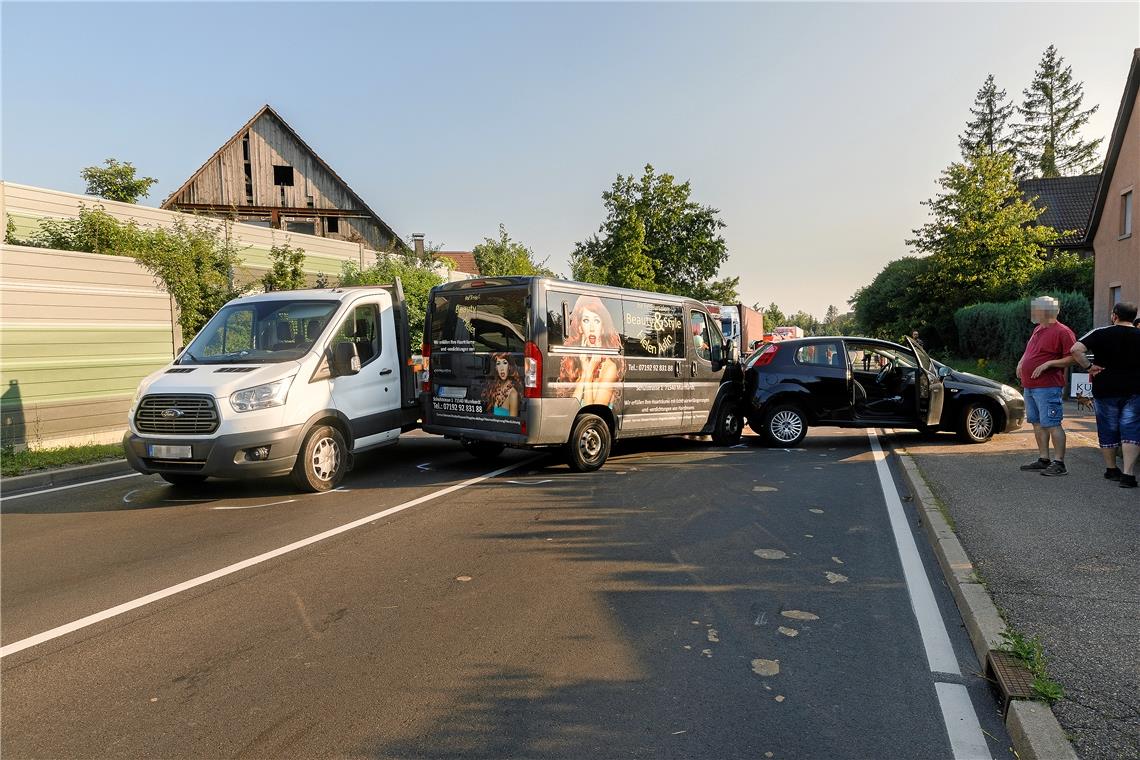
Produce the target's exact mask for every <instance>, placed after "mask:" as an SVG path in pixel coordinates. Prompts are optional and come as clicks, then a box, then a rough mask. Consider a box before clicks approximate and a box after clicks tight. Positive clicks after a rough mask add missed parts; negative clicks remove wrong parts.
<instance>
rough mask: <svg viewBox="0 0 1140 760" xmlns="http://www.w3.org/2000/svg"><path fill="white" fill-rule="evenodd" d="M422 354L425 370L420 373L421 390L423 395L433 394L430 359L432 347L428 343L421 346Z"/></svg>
mask: <svg viewBox="0 0 1140 760" xmlns="http://www.w3.org/2000/svg"><path fill="white" fill-rule="evenodd" d="M420 353H421V354H423V357H424V368H423V371H422V372H421V373H420V390H421V391H422V392H423V393H429V394H430V393H431V362H430V361H428V358H429V357H430V356H431V346H429V345H428V344H427V343H423V344H421V345H420Z"/></svg>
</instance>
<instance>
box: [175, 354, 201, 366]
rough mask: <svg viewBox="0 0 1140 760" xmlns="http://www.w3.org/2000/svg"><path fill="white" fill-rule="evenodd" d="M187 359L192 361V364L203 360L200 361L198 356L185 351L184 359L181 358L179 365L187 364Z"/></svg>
mask: <svg viewBox="0 0 1140 760" xmlns="http://www.w3.org/2000/svg"><path fill="white" fill-rule="evenodd" d="M187 358H189V359H190V361H192V362H198V361H201V359H199V358H198V357H197V356H195V355H194V354H192V353H190V352H189V351H183V352H182V357H181V358H180V359H179V360H178V363H179V364H185V363H186V359H187Z"/></svg>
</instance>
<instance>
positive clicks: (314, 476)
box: [292, 425, 348, 493]
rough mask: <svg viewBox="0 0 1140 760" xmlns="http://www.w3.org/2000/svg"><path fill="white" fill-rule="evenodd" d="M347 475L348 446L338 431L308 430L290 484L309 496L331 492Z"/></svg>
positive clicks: (326, 428)
mask: <svg viewBox="0 0 1140 760" xmlns="http://www.w3.org/2000/svg"><path fill="white" fill-rule="evenodd" d="M347 472H348V446H347V445H345V442H344V436H343V435H341V433H340V431H339V430H337V429H336V428H334V427H332V426H330V425H320V426H318V427H315V428H313V429H312V430H310V431H309V434H308V435H307V436H305V442H304V443H302V444H301V452H300V454H298V456H297V463H296V464H294V465H293V472H292V478H293V484H294V485H296V486H297V488H299V489H301V490H302V491H309V492H311V493H319V492H321V491H331V490H332V489H334V488H336V487H337V486H339V485H340V482H341V481H342V480H343V479H344V476H345V473H347Z"/></svg>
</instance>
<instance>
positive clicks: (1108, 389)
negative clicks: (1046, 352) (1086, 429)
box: [1072, 302, 1140, 488]
mask: <svg viewBox="0 0 1140 760" xmlns="http://www.w3.org/2000/svg"><path fill="white" fill-rule="evenodd" d="M1135 319H1136V305H1135V304H1131V303H1124V302H1121V303H1118V304H1116V305H1115V306H1113V307H1112V315H1111V320H1112V326H1111V327H1098V328H1097V329H1095V330H1092V331H1091V332H1089V333H1088V334H1086V335H1084V336H1082V337H1081V339H1080V340H1079V341H1077V343H1076V344H1074V345H1073V351H1072V353H1073V358H1074V359H1076V360H1077V364H1078V365H1080V366H1081V367H1084V368H1085V369H1088V370H1090V372H1089V374H1090V375H1091V376H1092V389H1093V405H1094V408H1095V409H1096V435H1097V438H1098V439H1099V440H1100V450H1101V454H1102V455H1103V456H1104V465H1105V470H1104V477H1105V478H1106V479H1108V480H1119V481H1120V487H1121V488H1135V487H1136V461H1137V458H1138V457H1140V328H1137V327H1135V326H1134V325H1133V320H1135ZM1090 353H1091V354H1092V355H1093V358H1092V360H1091V361H1090V360H1089V357H1088V354H1090ZM1117 446H1120V447H1121V449H1122V451H1123V453H1124V464H1123V465H1122V467H1121V468H1120V469H1117V467H1116V447H1117Z"/></svg>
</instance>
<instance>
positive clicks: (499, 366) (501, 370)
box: [495, 358, 511, 380]
mask: <svg viewBox="0 0 1140 760" xmlns="http://www.w3.org/2000/svg"><path fill="white" fill-rule="evenodd" d="M510 369H511V365H510V363H508V362H507V360H506V359H504V358H500V359H496V360H495V371H496V372H497V373H498V374H499V379H500V380H506V379H507V373H508V372H509V371H510Z"/></svg>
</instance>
